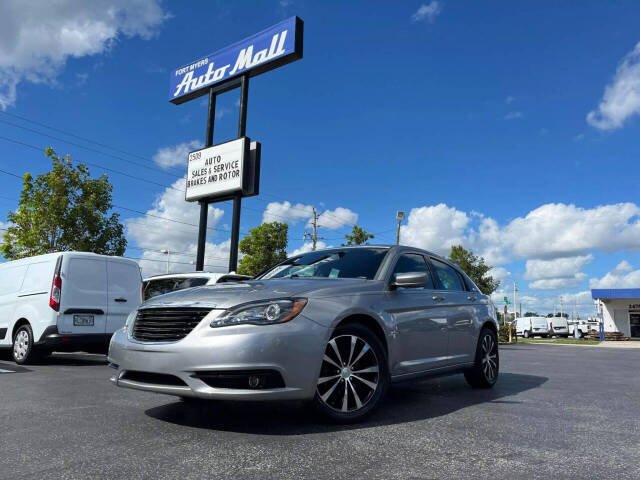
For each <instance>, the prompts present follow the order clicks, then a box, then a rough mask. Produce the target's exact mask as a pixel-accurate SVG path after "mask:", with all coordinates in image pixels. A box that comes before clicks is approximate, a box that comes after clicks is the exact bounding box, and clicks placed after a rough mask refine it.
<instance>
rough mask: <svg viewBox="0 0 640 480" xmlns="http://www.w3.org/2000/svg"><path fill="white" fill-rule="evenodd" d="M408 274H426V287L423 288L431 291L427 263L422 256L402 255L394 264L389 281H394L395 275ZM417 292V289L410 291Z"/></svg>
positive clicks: (413, 254) (431, 286) (414, 254)
mask: <svg viewBox="0 0 640 480" xmlns="http://www.w3.org/2000/svg"><path fill="white" fill-rule="evenodd" d="M410 272H421V273H426V274H427V285H426V286H425V287H423V288H426V289H427V290H433V283H432V281H431V273H430V272H429V267H428V265H427V262H426V261H425V259H424V257H423V256H422V255H418V254H416V253H403V254H402V255H400V257H399V258H398V261H397V262H396V266H395V268H394V269H393V273H392V274H391V280H392V281H393V280H395V279H396V275H398V274H399V273H410ZM412 290H419V289H412Z"/></svg>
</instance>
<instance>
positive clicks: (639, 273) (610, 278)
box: [589, 260, 640, 288]
mask: <svg viewBox="0 0 640 480" xmlns="http://www.w3.org/2000/svg"><path fill="white" fill-rule="evenodd" d="M589 286H590V287H591V288H640V270H634V269H633V266H632V265H631V264H630V263H629V262H627V261H626V260H623V261H622V262H620V263H619V264H618V265H617V266H616V268H614V269H613V270H611V271H610V272H608V273H607V274H606V275H604V276H603V277H602V278H592V279H591V280H589Z"/></svg>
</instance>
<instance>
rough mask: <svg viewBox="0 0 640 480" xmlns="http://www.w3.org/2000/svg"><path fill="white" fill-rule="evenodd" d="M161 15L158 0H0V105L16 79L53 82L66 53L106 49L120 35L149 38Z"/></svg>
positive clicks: (12, 93) (11, 94) (12, 96)
mask: <svg viewBox="0 0 640 480" xmlns="http://www.w3.org/2000/svg"><path fill="white" fill-rule="evenodd" d="M166 18H167V14H166V13H165V12H164V11H163V9H162V7H161V6H160V4H159V2H158V0H112V1H110V2H87V1H84V0H57V1H55V2H51V1H46V0H41V1H27V2H25V1H23V0H3V1H2V2H0V108H2V109H3V110H5V109H6V108H7V107H9V106H12V105H14V104H15V101H16V97H17V86H18V84H19V83H20V82H22V81H28V82H31V83H48V84H54V83H55V81H56V77H57V75H58V73H59V72H60V71H61V69H62V68H63V67H64V65H65V63H66V61H67V59H68V58H69V57H74V58H79V57H84V56H87V55H96V54H100V53H104V52H105V51H107V50H109V49H110V48H111V47H112V46H113V45H114V44H115V43H116V42H117V41H118V40H119V39H120V38H122V37H123V36H124V37H135V36H139V37H141V38H144V39H149V38H151V36H152V35H153V34H154V33H155V32H156V31H157V28H158V27H159V26H160V25H161V24H162V23H163V21H164V20H165V19H166Z"/></svg>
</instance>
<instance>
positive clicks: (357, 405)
mask: <svg viewBox="0 0 640 480" xmlns="http://www.w3.org/2000/svg"><path fill="white" fill-rule="evenodd" d="M379 381H380V365H379V363H378V358H377V356H376V354H375V352H374V351H373V349H372V348H371V346H370V345H369V344H368V343H367V342H366V341H365V340H363V339H362V338H360V337H358V336H356V335H339V336H336V337H334V338H332V339H331V340H330V341H329V343H328V344H327V348H326V349H325V353H324V357H323V360H322V367H321V368H320V376H319V378H318V385H317V391H318V396H319V398H320V400H321V401H322V402H323V403H324V404H325V405H327V406H328V407H329V408H331V409H333V410H336V411H339V412H342V413H349V412H355V411H358V410H360V409H361V408H363V407H364V406H365V405H367V403H368V402H369V401H370V400H371V398H372V397H373V395H374V393H375V392H376V390H377V389H378V384H379Z"/></svg>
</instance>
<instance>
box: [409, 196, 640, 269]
mask: <svg viewBox="0 0 640 480" xmlns="http://www.w3.org/2000/svg"><path fill="white" fill-rule="evenodd" d="M400 241H401V243H402V244H404V245H414V246H417V247H422V248H425V249H427V250H431V251H434V252H436V253H440V254H448V253H449V250H450V248H451V246H452V245H458V244H460V245H463V246H464V247H465V248H472V249H473V250H474V252H475V253H476V254H478V255H481V256H483V257H484V258H485V260H486V261H487V263H488V264H489V265H493V266H498V265H502V264H505V263H507V262H509V261H512V260H514V259H528V260H535V259H541V260H550V259H555V258H561V257H576V256H584V255H587V254H589V252H590V251H592V250H594V251H600V252H605V253H612V252H615V251H621V250H628V251H637V250H640V207H638V206H637V205H635V204H633V203H630V202H628V203H619V204H612V205H601V206H598V207H594V208H589V209H586V208H580V207H576V206H575V205H567V204H563V203H549V204H545V205H542V206H540V207H538V208H536V209H534V210H531V211H530V212H529V213H527V214H526V215H525V216H524V217H517V218H515V219H513V220H511V221H510V222H508V223H507V224H505V225H500V224H499V223H498V222H497V221H496V220H495V219H493V218H491V217H484V216H482V215H478V214H475V215H471V214H467V213H466V212H463V211H460V210H457V209H456V208H453V207H449V206H448V205H445V204H439V205H435V206H424V207H419V208H414V209H412V210H411V212H410V214H409V219H408V222H407V224H406V225H403V226H402V227H401V237H400Z"/></svg>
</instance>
